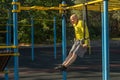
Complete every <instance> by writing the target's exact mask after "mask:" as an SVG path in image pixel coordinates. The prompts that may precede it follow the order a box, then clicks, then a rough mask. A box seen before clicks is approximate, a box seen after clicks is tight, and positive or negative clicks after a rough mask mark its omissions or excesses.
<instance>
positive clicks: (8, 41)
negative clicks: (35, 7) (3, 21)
mask: <svg viewBox="0 0 120 80" xmlns="http://www.w3.org/2000/svg"><path fill="white" fill-rule="evenodd" d="M10 23H11V14H10V10H9V11H8V21H7V26H6V31H7V32H6V45H7V46H9V45H10V44H11V33H10V30H11V27H10ZM6 50H10V48H7V49H6ZM5 80H9V77H8V68H7V67H6V68H5Z"/></svg>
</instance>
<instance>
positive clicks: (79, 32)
mask: <svg viewBox="0 0 120 80" xmlns="http://www.w3.org/2000/svg"><path fill="white" fill-rule="evenodd" d="M73 26H74V29H75V38H76V40H81V39H83V38H84V26H83V21H82V20H79V21H78V23H77V24H76V25H75V24H74V25H73ZM85 38H89V31H88V27H87V26H86V27H85ZM85 44H87V45H89V40H85Z"/></svg>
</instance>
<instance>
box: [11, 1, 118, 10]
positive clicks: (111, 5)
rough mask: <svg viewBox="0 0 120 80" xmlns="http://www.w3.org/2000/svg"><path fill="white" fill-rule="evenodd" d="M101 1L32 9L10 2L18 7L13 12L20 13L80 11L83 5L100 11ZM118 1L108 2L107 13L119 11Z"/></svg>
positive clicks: (33, 7)
mask: <svg viewBox="0 0 120 80" xmlns="http://www.w3.org/2000/svg"><path fill="white" fill-rule="evenodd" d="M102 2H103V0H93V1H89V2H86V3H84V4H83V3H81V4H77V5H74V6H66V5H63V4H62V5H61V4H60V5H59V7H42V6H32V7H23V6H21V5H20V3H19V2H12V4H13V5H14V4H16V5H18V10H13V12H20V11H21V10H59V11H61V10H67V9H79V10H82V9H83V8H82V7H83V6H84V5H87V6H88V10H92V11H102V10H100V7H101V8H103V3H102ZM119 5H120V1H119V0H109V3H108V8H109V11H112V10H119V8H118V7H119Z"/></svg>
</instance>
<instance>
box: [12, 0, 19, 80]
mask: <svg viewBox="0 0 120 80" xmlns="http://www.w3.org/2000/svg"><path fill="white" fill-rule="evenodd" d="M13 2H17V0H13ZM13 10H17V5H16V4H13ZM13 44H14V46H18V13H17V12H13ZM14 52H15V53H14V54H17V53H18V48H14ZM18 61H19V58H18V56H14V80H19V74H18V72H19V71H18V69H19V68H18V67H19V63H18Z"/></svg>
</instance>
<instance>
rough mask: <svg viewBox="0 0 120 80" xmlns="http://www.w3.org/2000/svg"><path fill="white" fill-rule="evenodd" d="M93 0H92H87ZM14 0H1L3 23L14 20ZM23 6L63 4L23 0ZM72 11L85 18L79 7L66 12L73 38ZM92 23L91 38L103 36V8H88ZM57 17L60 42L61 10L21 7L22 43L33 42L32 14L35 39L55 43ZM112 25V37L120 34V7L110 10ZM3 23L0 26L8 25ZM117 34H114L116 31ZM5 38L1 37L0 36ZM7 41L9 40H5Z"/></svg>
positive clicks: (81, 0)
mask: <svg viewBox="0 0 120 80" xmlns="http://www.w3.org/2000/svg"><path fill="white" fill-rule="evenodd" d="M87 1H90V0H87ZM11 2H12V0H1V1H0V4H1V5H0V9H1V11H0V19H1V22H0V24H6V23H7V19H6V18H11V24H12V12H11V14H10V15H11V16H9V15H8V12H10V11H12V5H11ZM19 2H20V3H21V6H27V7H31V6H42V7H52V6H59V4H60V3H61V2H62V0H19ZM84 2H85V0H67V1H66V3H67V5H68V6H71V5H75V4H80V3H84ZM71 13H76V14H78V15H79V17H80V18H81V19H82V18H83V11H79V10H68V11H67V13H66V18H67V23H68V24H67V39H68V40H67V41H69V40H71V39H73V37H74V30H73V28H72V26H71V25H70V22H69V16H70V14H71ZM87 15H88V27H89V30H90V31H89V32H90V36H91V39H100V38H101V12H94V11H88V14H87ZM54 17H56V28H57V42H61V34H62V31H61V19H62V18H61V14H59V11H40V10H29V11H21V12H19V13H18V40H19V43H31V18H33V20H34V38H35V43H36V44H40V43H45V42H47V43H53V39H54V36H53V18H54ZM109 26H110V37H119V36H120V11H113V12H110V13H109ZM4 28H5V27H4V26H2V27H1V28H0V29H1V30H2V29H4ZM113 34H114V35H113ZM0 39H1V38H0ZM3 41H5V40H3Z"/></svg>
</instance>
